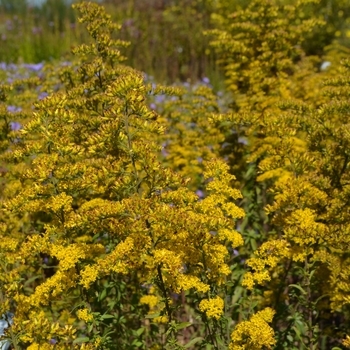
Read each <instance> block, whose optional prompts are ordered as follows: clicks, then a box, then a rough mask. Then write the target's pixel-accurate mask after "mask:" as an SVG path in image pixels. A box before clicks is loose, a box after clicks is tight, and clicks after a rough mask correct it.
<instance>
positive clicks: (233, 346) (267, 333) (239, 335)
mask: <svg viewBox="0 0 350 350" xmlns="http://www.w3.org/2000/svg"><path fill="white" fill-rule="evenodd" d="M274 314H275V311H274V310H272V309H271V308H269V307H267V308H266V309H264V310H262V311H259V312H257V313H256V314H255V315H253V316H252V317H251V318H250V320H249V321H243V322H241V323H239V324H238V325H237V326H236V328H235V330H234V331H233V332H232V334H231V339H232V342H231V343H230V345H229V349H230V350H244V349H247V350H248V349H249V350H260V349H272V347H271V346H273V345H275V344H276V340H275V338H274V331H273V329H272V328H271V327H270V326H269V325H268V322H271V321H272V319H273V316H274Z"/></svg>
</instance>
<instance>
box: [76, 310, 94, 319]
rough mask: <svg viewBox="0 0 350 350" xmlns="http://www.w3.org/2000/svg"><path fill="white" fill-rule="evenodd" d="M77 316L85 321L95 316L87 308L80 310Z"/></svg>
mask: <svg viewBox="0 0 350 350" xmlns="http://www.w3.org/2000/svg"><path fill="white" fill-rule="evenodd" d="M77 316H78V318H79V320H83V321H85V322H89V321H91V320H92V319H93V316H92V315H91V313H90V311H89V310H88V309H86V308H85V309H80V310H78V311H77Z"/></svg>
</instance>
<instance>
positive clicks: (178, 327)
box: [176, 322, 192, 329]
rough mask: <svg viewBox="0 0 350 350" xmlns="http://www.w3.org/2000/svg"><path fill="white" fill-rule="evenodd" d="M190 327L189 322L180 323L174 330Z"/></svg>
mask: <svg viewBox="0 0 350 350" xmlns="http://www.w3.org/2000/svg"><path fill="white" fill-rule="evenodd" d="M191 325H192V323H191V322H182V323H180V324H178V325H176V328H177V329H183V328H186V327H188V326H191Z"/></svg>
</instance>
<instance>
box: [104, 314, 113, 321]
mask: <svg viewBox="0 0 350 350" xmlns="http://www.w3.org/2000/svg"><path fill="white" fill-rule="evenodd" d="M108 318H114V316H113V315H102V316H101V319H102V320H105V319H108Z"/></svg>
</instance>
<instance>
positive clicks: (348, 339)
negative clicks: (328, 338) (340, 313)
mask: <svg viewBox="0 0 350 350" xmlns="http://www.w3.org/2000/svg"><path fill="white" fill-rule="evenodd" d="M342 344H343V345H344V346H346V347H347V348H350V337H349V336H348V335H347V336H346V338H345V339H343V341H342Z"/></svg>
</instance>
